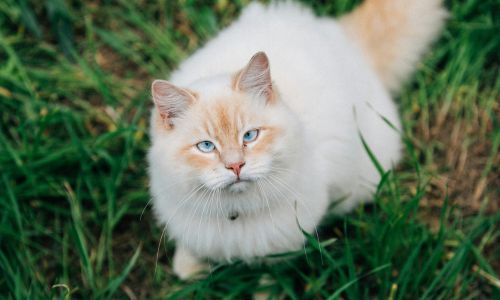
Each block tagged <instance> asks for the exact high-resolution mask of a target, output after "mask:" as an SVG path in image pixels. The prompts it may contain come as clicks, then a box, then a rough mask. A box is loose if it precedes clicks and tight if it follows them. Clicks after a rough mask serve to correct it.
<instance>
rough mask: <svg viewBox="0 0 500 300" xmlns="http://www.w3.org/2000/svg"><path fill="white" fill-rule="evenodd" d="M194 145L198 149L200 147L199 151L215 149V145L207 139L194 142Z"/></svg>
mask: <svg viewBox="0 0 500 300" xmlns="http://www.w3.org/2000/svg"><path fill="white" fill-rule="evenodd" d="M196 147H198V149H200V151H202V152H210V151H213V150H214V149H215V145H214V144H212V143H211V142H209V141H204V142H201V143H198V144H196Z"/></svg>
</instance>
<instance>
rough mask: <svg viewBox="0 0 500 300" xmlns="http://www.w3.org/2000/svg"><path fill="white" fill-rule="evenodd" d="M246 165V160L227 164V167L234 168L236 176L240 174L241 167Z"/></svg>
mask: <svg viewBox="0 0 500 300" xmlns="http://www.w3.org/2000/svg"><path fill="white" fill-rule="evenodd" d="M244 165H245V163H244V162H241V161H240V162H237V163H234V164H229V165H227V166H226V169H232V170H233V172H234V174H236V176H238V175H240V171H241V168H242V167H243V166H244Z"/></svg>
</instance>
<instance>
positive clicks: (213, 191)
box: [196, 190, 215, 252]
mask: <svg viewBox="0 0 500 300" xmlns="http://www.w3.org/2000/svg"><path fill="white" fill-rule="evenodd" d="M214 193H215V190H212V191H211V192H210V195H209V197H208V201H207V202H205V206H203V211H202V212H201V218H200V222H199V224H198V236H197V238H196V251H197V252H198V246H199V242H200V231H201V230H200V228H201V223H202V222H203V214H204V213H205V209H206V208H207V204H208V202H210V199H211V198H212V195H213V194H214Z"/></svg>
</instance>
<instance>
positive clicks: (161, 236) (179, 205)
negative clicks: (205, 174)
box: [153, 183, 205, 277]
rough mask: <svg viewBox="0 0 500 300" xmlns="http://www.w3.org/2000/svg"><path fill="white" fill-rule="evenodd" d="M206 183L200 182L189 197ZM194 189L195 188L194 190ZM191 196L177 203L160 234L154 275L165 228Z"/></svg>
mask: <svg viewBox="0 0 500 300" xmlns="http://www.w3.org/2000/svg"><path fill="white" fill-rule="evenodd" d="M204 185H205V184H203V183H202V184H200V185H199V186H198V189H196V187H195V188H194V189H196V191H194V192H193V193H191V196H189V198H191V197H192V196H193V195H194V193H196V192H197V191H198V190H199V189H201V188H202V187H203V186H204ZM194 189H193V190H194ZM186 197H187V196H186ZM186 197H184V198H186ZM189 198H187V199H185V200H183V201H181V203H180V204H178V205H177V207H176V208H175V210H174V212H173V213H172V215H171V216H170V218H168V220H167V223H166V224H165V227H164V228H163V231H162V232H161V235H160V241H159V242H158V250H157V251H156V263H155V271H154V275H153V277H154V276H155V275H156V267H157V266H158V256H159V254H160V247H161V240H162V238H163V235H164V234H165V229H167V226H168V223H170V220H171V219H172V217H173V216H174V214H175V212H176V211H177V210H178V209H179V208H180V207H181V206H182V205H184V203H186V202H187V201H188V200H189ZM169 260H170V259H169Z"/></svg>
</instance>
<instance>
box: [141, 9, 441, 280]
mask: <svg viewBox="0 0 500 300" xmlns="http://www.w3.org/2000/svg"><path fill="white" fill-rule="evenodd" d="M441 5H442V0H366V1H365V2H364V3H363V4H362V5H361V6H360V7H358V8H357V9H355V10H354V11H353V12H352V13H350V14H348V15H347V16H345V17H343V18H341V19H340V20H339V21H335V20H333V19H330V18H318V17H316V16H314V14H313V13H312V12H311V11H310V10H309V9H306V8H304V7H302V6H300V5H298V4H295V3H291V2H286V3H275V4H272V5H270V6H269V7H265V6H263V5H262V4H259V3H252V4H250V5H249V6H248V7H247V8H246V9H245V10H244V11H243V13H242V15H241V17H240V18H239V20H237V21H235V22H234V23H233V24H232V25H231V26H229V27H228V28H226V29H225V30H223V31H222V32H221V33H219V35H218V36H217V37H215V38H214V39H213V40H212V41H211V42H209V43H207V44H206V45H205V46H204V47H203V48H201V49H200V50H199V51H197V52H196V53H195V54H194V55H192V56H191V57H190V58H189V59H187V60H186V61H185V62H184V63H182V64H181V65H180V67H179V70H177V71H176V72H174V73H173V74H172V76H171V78H170V82H167V81H164V80H156V81H155V82H153V86H152V92H153V99H154V102H155V104H156V106H155V108H154V109H153V111H152V118H151V136H152V146H151V149H150V151H149V155H148V160H149V164H150V174H151V184H150V186H151V194H152V195H153V196H154V210H155V213H156V215H157V217H158V220H159V221H160V222H161V223H163V224H165V226H166V230H167V233H168V237H169V238H171V239H174V240H175V242H176V245H177V248H176V252H175V255H174V262H173V264H174V266H173V268H174V271H175V272H176V274H178V275H179V276H180V277H181V278H185V277H188V276H189V275H191V274H193V273H195V272H197V271H199V270H201V269H203V268H205V265H204V262H206V261H207V260H210V261H215V262H220V261H230V260H231V259H232V258H236V259H242V260H244V261H247V262H252V261H254V260H255V258H257V257H262V256H265V255H269V254H275V253H282V252H288V251H294V250H299V249H301V248H302V246H303V243H304V237H303V235H302V233H301V232H300V230H299V228H298V226H297V223H296V218H297V219H298V221H299V223H300V225H301V227H302V228H303V229H304V230H306V231H307V232H309V233H312V234H315V228H316V226H317V225H318V223H320V221H321V219H322V217H323V216H324V215H325V213H326V212H327V207H328V206H329V204H330V203H331V201H332V200H335V199H341V198H345V197H347V198H346V199H345V200H344V201H342V202H340V204H338V205H337V206H335V213H345V212H349V211H350V210H352V209H353V208H354V207H355V206H356V205H357V204H358V203H360V202H361V201H370V200H371V199H372V198H373V196H372V193H373V191H374V190H375V186H376V185H377V183H378V182H379V180H380V175H379V172H378V171H377V169H376V168H375V166H374V164H373V163H372V161H371V160H370V158H369V157H368V155H367V152H366V151H365V149H364V147H363V144H362V142H361V139H360V137H359V133H358V131H359V132H361V134H362V135H363V137H364V139H365V141H366V143H367V144H368V146H369V147H370V149H371V150H372V152H373V153H374V155H375V156H376V158H377V159H378V161H379V163H380V164H381V166H382V167H383V168H384V169H386V170H387V169H389V168H391V166H392V164H393V163H397V162H398V161H399V159H400V158H401V152H402V147H401V141H400V137H399V135H398V133H397V132H396V131H395V130H394V129H392V128H390V126H388V125H387V123H385V122H384V121H383V120H382V118H381V115H382V116H384V117H385V118H386V119H387V120H389V121H390V122H391V123H392V124H393V125H394V126H395V127H396V128H400V126H401V125H400V120H399V117H398V109H397V107H396V105H395V103H394V102H393V101H392V100H391V97H390V95H389V92H391V91H397V90H398V88H399V87H400V85H401V83H402V82H403V81H404V80H406V79H407V78H408V77H409V75H410V74H411V72H412V71H413V70H414V68H415V65H416V63H417V61H418V59H419V58H420V57H421V56H422V54H423V53H424V52H425V50H426V49H427V48H428V46H429V44H430V43H431V42H432V41H433V40H434V39H435V38H436V37H437V35H438V33H439V31H440V29H441V27H442V25H443V22H444V19H445V16H446V11H445V10H444V9H443V8H442V6H441ZM250 58H251V59H250ZM249 59H250V62H248V60H249ZM245 65H246V66H245Z"/></svg>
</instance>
